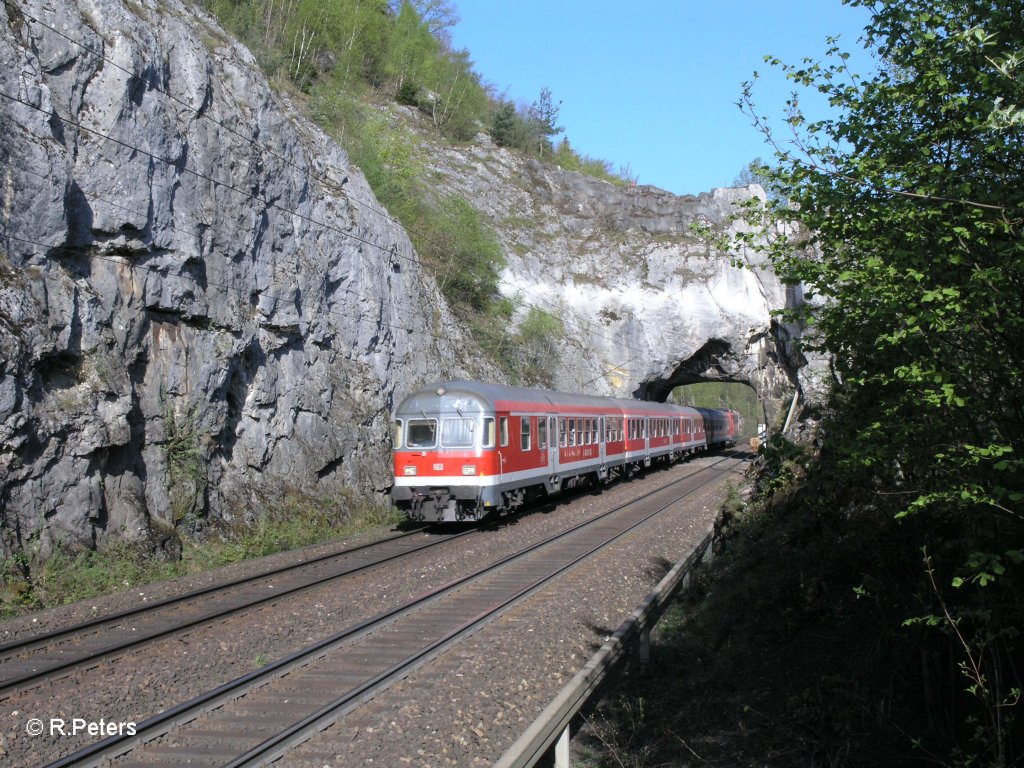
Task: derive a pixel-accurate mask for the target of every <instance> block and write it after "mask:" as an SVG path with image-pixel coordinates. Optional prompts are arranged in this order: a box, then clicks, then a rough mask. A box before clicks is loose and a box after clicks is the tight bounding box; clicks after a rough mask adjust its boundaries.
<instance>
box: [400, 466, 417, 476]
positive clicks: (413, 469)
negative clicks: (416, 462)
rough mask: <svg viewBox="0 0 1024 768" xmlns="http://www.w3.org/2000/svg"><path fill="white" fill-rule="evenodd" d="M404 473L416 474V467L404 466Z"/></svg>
mask: <svg viewBox="0 0 1024 768" xmlns="http://www.w3.org/2000/svg"><path fill="white" fill-rule="evenodd" d="M402 474H403V475H415V474H416V467H403V468H402Z"/></svg>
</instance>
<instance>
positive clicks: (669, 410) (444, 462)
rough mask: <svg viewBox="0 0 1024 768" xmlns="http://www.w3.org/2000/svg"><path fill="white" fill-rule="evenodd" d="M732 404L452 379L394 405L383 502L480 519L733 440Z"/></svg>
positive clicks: (422, 512) (423, 515)
mask: <svg viewBox="0 0 1024 768" xmlns="http://www.w3.org/2000/svg"><path fill="white" fill-rule="evenodd" d="M738 431H739V414H737V413H736V412H735V411H728V410H714V409H705V408H684V407H682V406H678V405H670V404H667V403H653V402H646V401H643V400H621V399H616V398H610V397H594V396H590V395H570V394H566V393H564V392H550V391H546V390H540V389H525V388H522V387H507V386H503V385H500V384H481V383H479V382H472V381H451V382H446V383H443V384H438V385H436V386H432V387H426V388H424V389H421V390H419V391H417V392H413V393H412V394H411V395H409V396H408V397H407V398H405V400H403V401H402V403H401V405H399V406H398V409H397V410H396V411H395V421H394V448H395V484H394V488H393V489H392V492H391V498H392V501H393V502H394V503H395V505H396V506H398V507H400V508H401V509H403V510H404V511H405V514H406V515H407V516H408V517H410V518H412V519H415V520H434V521H444V522H454V521H457V520H479V519H481V518H483V517H485V516H486V515H487V514H489V513H491V512H494V511H498V512H501V511H506V510H509V509H513V508H515V507H518V506H519V505H521V504H522V503H523V502H525V501H526V500H528V499H530V498H532V497H535V496H539V495H543V494H544V493H547V494H554V493H557V492H558V491H560V490H562V489H563V488H568V487H572V486H574V485H578V484H580V483H582V482H587V481H598V482H608V481H609V480H611V479H613V478H615V477H618V476H621V475H623V474H626V473H628V472H629V471H631V470H634V469H638V468H641V467H647V466H650V465H651V464H652V463H653V462H656V461H661V462H672V461H677V460H679V459H681V458H683V457H684V456H687V455H689V454H691V453H695V452H696V451H699V450H704V449H710V448H717V447H722V446H727V445H734V444H735V443H736V438H737V434H738Z"/></svg>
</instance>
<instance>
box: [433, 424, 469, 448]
mask: <svg viewBox="0 0 1024 768" xmlns="http://www.w3.org/2000/svg"><path fill="white" fill-rule="evenodd" d="M475 428H476V422H475V421H473V419H444V420H443V421H442V422H441V445H443V446H444V447H445V448H472V447H473V433H474V432H475Z"/></svg>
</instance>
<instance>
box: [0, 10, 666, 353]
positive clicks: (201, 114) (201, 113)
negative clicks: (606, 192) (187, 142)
mask: <svg viewBox="0 0 1024 768" xmlns="http://www.w3.org/2000/svg"><path fill="white" fill-rule="evenodd" d="M23 15H24V16H25V17H26V18H28V19H30V20H31V21H33V22H35V23H37V24H39V25H40V26H42V27H44V28H46V29H48V30H50V31H51V32H53V33H54V34H56V35H59V36H60V37H62V38H63V39H65V40H67V41H69V42H71V43H72V44H74V45H77V46H78V47H80V48H81V49H82V50H85V51H88V52H89V53H91V54H92V55H94V56H97V57H99V58H101V59H102V60H103V61H105V62H107V63H109V64H110V65H111V66H113V67H115V68H117V69H119V70H120V71H122V72H124V73H125V74H127V75H128V76H129V77H132V78H135V79H138V80H140V81H142V82H144V83H146V84H147V86H149V87H151V88H153V90H156V91H158V92H159V93H162V94H164V95H165V96H166V97H167V98H169V99H171V100H172V101H174V102H175V103H177V104H180V105H182V106H184V107H185V108H187V109H189V110H191V111H192V112H194V113H195V115H196V117H198V118H202V119H207V120H209V121H211V122H212V123H214V124H215V125H217V126H218V127H219V128H221V129H223V130H225V131H227V132H229V133H231V134H232V135H234V136H236V137H237V138H239V139H241V140H242V141H244V142H247V143H249V144H250V145H251V146H253V147H254V148H256V149H259V150H261V151H264V152H266V153H267V154H269V155H270V156H272V157H274V158H276V159H278V160H280V161H281V162H283V163H285V164H286V165H289V166H291V167H292V168H295V169H296V170H298V171H299V172H300V173H302V174H303V175H305V176H306V177H307V178H310V179H313V180H315V181H317V182H319V183H320V184H322V185H324V186H325V187H327V188H330V189H332V190H334V191H336V192H340V191H342V189H341V185H339V184H337V183H335V182H334V181H333V180H332V179H329V178H327V177H325V176H323V175H319V174H315V173H314V172H313V170H312V166H311V165H309V166H306V167H303V166H300V165H298V164H296V163H294V162H293V161H291V160H289V159H288V158H287V157H285V156H283V155H281V154H280V153H278V152H276V151H275V150H274V149H273V148H272V147H270V146H269V145H267V144H265V143H262V142H258V141H257V140H255V139H253V138H252V137H249V136H244V135H243V134H241V133H239V132H238V131H236V130H234V129H233V128H231V127H230V126H228V125H225V124H224V123H223V122H221V121H219V120H216V119H215V118H213V117H212V116H211V115H209V114H208V113H207V112H206V111H205V110H201V109H197V108H196V107H193V106H192V105H191V104H189V103H187V102H185V101H183V100H181V99H179V98H177V97H176V96H174V95H173V94H171V93H170V92H168V91H167V90H165V89H163V88H161V87H160V86H159V85H158V84H156V83H153V82H152V81H151V80H149V79H148V78H145V77H143V76H142V75H140V74H139V73H137V72H134V71H132V70H130V69H127V68H125V67H123V66H121V65H120V64H118V63H117V62H115V61H114V60H113V59H110V58H108V57H107V56H105V55H104V54H103V53H102V52H101V51H97V50H96V49H94V48H92V47H91V46H89V45H87V44H85V43H83V42H81V41H79V40H77V39H75V38H73V37H70V36H69V35H66V34H64V33H63V32H61V31H60V30H58V29H56V28H54V27H52V26H50V25H49V24H47V23H46V22H44V21H42V20H40V19H38V18H36V17H35V16H32V15H31V14H29V13H24V14H23ZM246 66H247V65H246ZM247 68H248V67H247ZM250 71H253V72H254V73H256V74H262V73H259V72H258V71H256V70H251V68H250ZM0 95H5V96H6V95H7V94H0ZM8 98H10V97H9V96H8ZM21 103H22V104H25V105H26V106H29V107H32V108H35V109H39V108H38V107H35V105H32V104H28V103H26V102H24V101H22V102H21ZM40 111H43V110H40ZM44 114H45V112H44ZM54 114H55V115H56V111H54ZM56 116H57V118H58V119H59V120H62V121H63V122H65V123H68V124H71V125H76V126H77V127H79V128H82V129H84V130H87V131H91V132H93V133H96V134H97V135H101V136H104V138H108V139H110V140H111V141H114V142H116V143H118V144H120V145H122V146H126V147H129V146H130V145H128V144H126V143H125V142H121V141H119V140H117V139H113V138H111V137H109V136H106V135H104V134H100V133H99V132H97V131H92V129H89V128H86V127H85V126H81V125H78V124H76V123H74V122H72V121H68V120H65V119H64V118H62V117H61V116H60V115H56ZM133 149H136V150H137V151H139V152H142V153H143V154H147V155H148V156H150V157H153V158H154V159H158V160H162V161H163V162H166V163H170V162H171V161H168V160H167V159H165V158H157V157H156V156H154V155H152V154H151V153H147V152H146V151H145V150H142V149H139V148H134V147H133ZM184 170H185V171H187V172H191V170H190V169H188V168H185V169H184ZM196 175H199V176H200V177H201V178H205V179H207V180H209V181H211V182H212V183H215V184H217V183H219V182H216V181H215V180H213V179H210V178H209V177H205V176H202V175H201V174H196ZM342 184H344V180H343V181H342ZM222 186H225V187H226V188H228V189H232V190H234V191H236V192H240V193H241V194H246V193H244V192H243V191H241V190H237V189H235V188H234V187H231V186H230V185H227V184H222ZM250 197H252V199H255V200H259V201H260V202H263V203H264V204H267V203H268V201H266V200H265V199H261V198H258V197H255V196H250ZM345 197H346V199H347V200H349V201H350V202H351V203H354V204H356V205H358V206H359V207H361V208H364V209H365V210H369V211H372V212H373V213H375V214H377V215H379V216H381V217H383V218H384V219H386V220H388V221H391V222H392V223H394V224H395V225H397V226H399V227H401V228H403V229H404V230H405V231H407V232H411V233H413V234H415V235H417V236H418V237H420V238H421V239H422V240H423V241H424V242H427V243H430V244H431V245H433V246H435V247H436V248H438V249H439V250H440V251H441V252H443V253H445V255H447V256H448V257H449V260H450V261H451V260H453V259H454V258H455V254H454V253H452V252H451V251H449V250H447V249H446V248H444V247H443V245H442V244H440V243H438V242H436V241H434V240H431V239H430V238H429V237H427V236H426V235H424V234H423V233H422V232H419V231H417V230H416V229H415V228H409V227H406V226H405V225H403V224H402V223H401V222H400V221H398V220H397V219H395V218H393V217H392V216H391V215H390V214H389V213H387V212H386V211H384V210H382V209H379V208H376V207H374V206H371V205H369V204H368V203H365V202H363V201H361V200H359V199H357V198H354V197H352V196H350V195H347V194H346V195H345ZM282 210H287V209H282ZM291 213H293V215H298V216H299V217H300V218H304V217H303V216H302V214H297V213H294V212H291ZM307 220H308V221H310V222H311V223H316V222H315V221H314V220H312V219H307ZM321 226H325V227H328V228H330V226H329V225H327V224H324V223H321ZM335 231H338V232H339V233H340V234H343V235H346V236H349V237H352V238H353V239H356V240H360V241H361V242H364V243H366V244H367V245H371V246H373V247H376V248H378V249H380V250H384V249H382V248H381V246H379V245H377V244H375V243H369V242H367V241H365V240H362V239H361V238H358V237H356V236H354V235H352V234H351V233H348V232H345V231H342V230H335ZM392 255H397V256H399V258H404V259H406V260H407V261H415V262H416V263H417V264H418V263H419V262H418V261H416V260H413V259H411V258H409V257H405V256H401V255H400V254H395V253H392ZM537 284H539V282H535V283H533V284H531V285H530V286H527V287H532V286H533V285H537ZM520 290H521V291H522V293H525V294H526V295H527V296H530V297H531V298H533V299H535V300H536V301H539V302H542V303H544V304H547V305H548V306H551V307H554V308H555V309H556V310H558V311H561V310H562V307H561V306H559V305H556V304H555V303H554V302H552V301H550V300H549V299H547V297H544V296H539V295H537V294H534V293H531V292H530V291H528V290H526V289H525V288H521V289H520ZM676 293H678V292H676ZM670 295H673V294H670ZM533 306H534V307H536V309H537V310H538V311H539V312H543V313H544V314H546V315H548V316H549V317H552V318H554V319H557V320H559V321H560V322H562V323H563V324H568V325H570V326H572V327H575V328H577V329H579V330H587V329H589V331H590V332H591V333H593V334H594V335H595V336H597V337H599V338H603V339H604V340H606V341H608V342H611V343H612V344H619V343H621V342H620V340H618V339H614V338H612V337H610V336H607V335H605V334H604V333H602V332H601V331H599V330H598V329H597V326H596V325H595V324H594V323H590V322H585V326H586V328H585V327H584V326H582V325H581V324H580V323H579V322H578V321H574V320H571V321H568V322H567V321H566V318H564V317H563V316H561V315H560V314H554V313H552V312H548V311H547V310H545V309H543V308H542V307H539V306H536V304H535V305H533ZM626 347H627V349H631V350H633V351H636V352H638V353H642V352H643V351H645V350H639V348H637V347H631V346H630V345H628V344H627V345H626ZM637 356H639V354H638V355H637ZM634 359H635V358H634Z"/></svg>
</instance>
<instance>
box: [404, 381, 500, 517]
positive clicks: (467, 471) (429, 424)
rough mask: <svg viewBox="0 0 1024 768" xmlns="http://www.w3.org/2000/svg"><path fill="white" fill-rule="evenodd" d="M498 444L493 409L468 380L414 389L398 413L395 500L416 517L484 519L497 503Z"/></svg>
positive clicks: (408, 513) (410, 514)
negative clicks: (495, 486)
mask: <svg viewBox="0 0 1024 768" xmlns="http://www.w3.org/2000/svg"><path fill="white" fill-rule="evenodd" d="M494 444H495V414H494V407H493V405H492V404H491V403H490V402H489V401H488V399H487V398H485V397H483V396H482V395H481V394H480V393H479V392H475V391H474V390H473V387H472V385H471V384H469V383H468V382H451V383H449V384H443V385H438V386H434V387H427V388H424V389H421V390H419V391H417V392H413V393H412V394H411V395H409V396H408V397H407V398H405V400H403V401H402V403H401V405H399V406H398V408H397V410H396V411H395V422H394V455H395V484H394V487H393V488H392V491H391V500H392V502H393V503H394V504H395V506H396V507H399V508H400V509H402V510H403V511H404V512H405V514H406V515H407V516H408V517H410V518H411V519H414V520H434V521H438V522H457V521H461V520H467V521H468V520H479V519H481V518H482V517H484V515H485V514H486V512H487V510H488V508H489V507H493V506H494V505H495V504H496V502H497V499H496V498H491V496H495V495H496V489H495V488H494V486H493V479H494V477H495V475H497V474H498V470H497V462H498V457H497V454H496V452H495V451H494ZM489 478H490V481H491V482H489V480H488V479H489Z"/></svg>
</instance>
